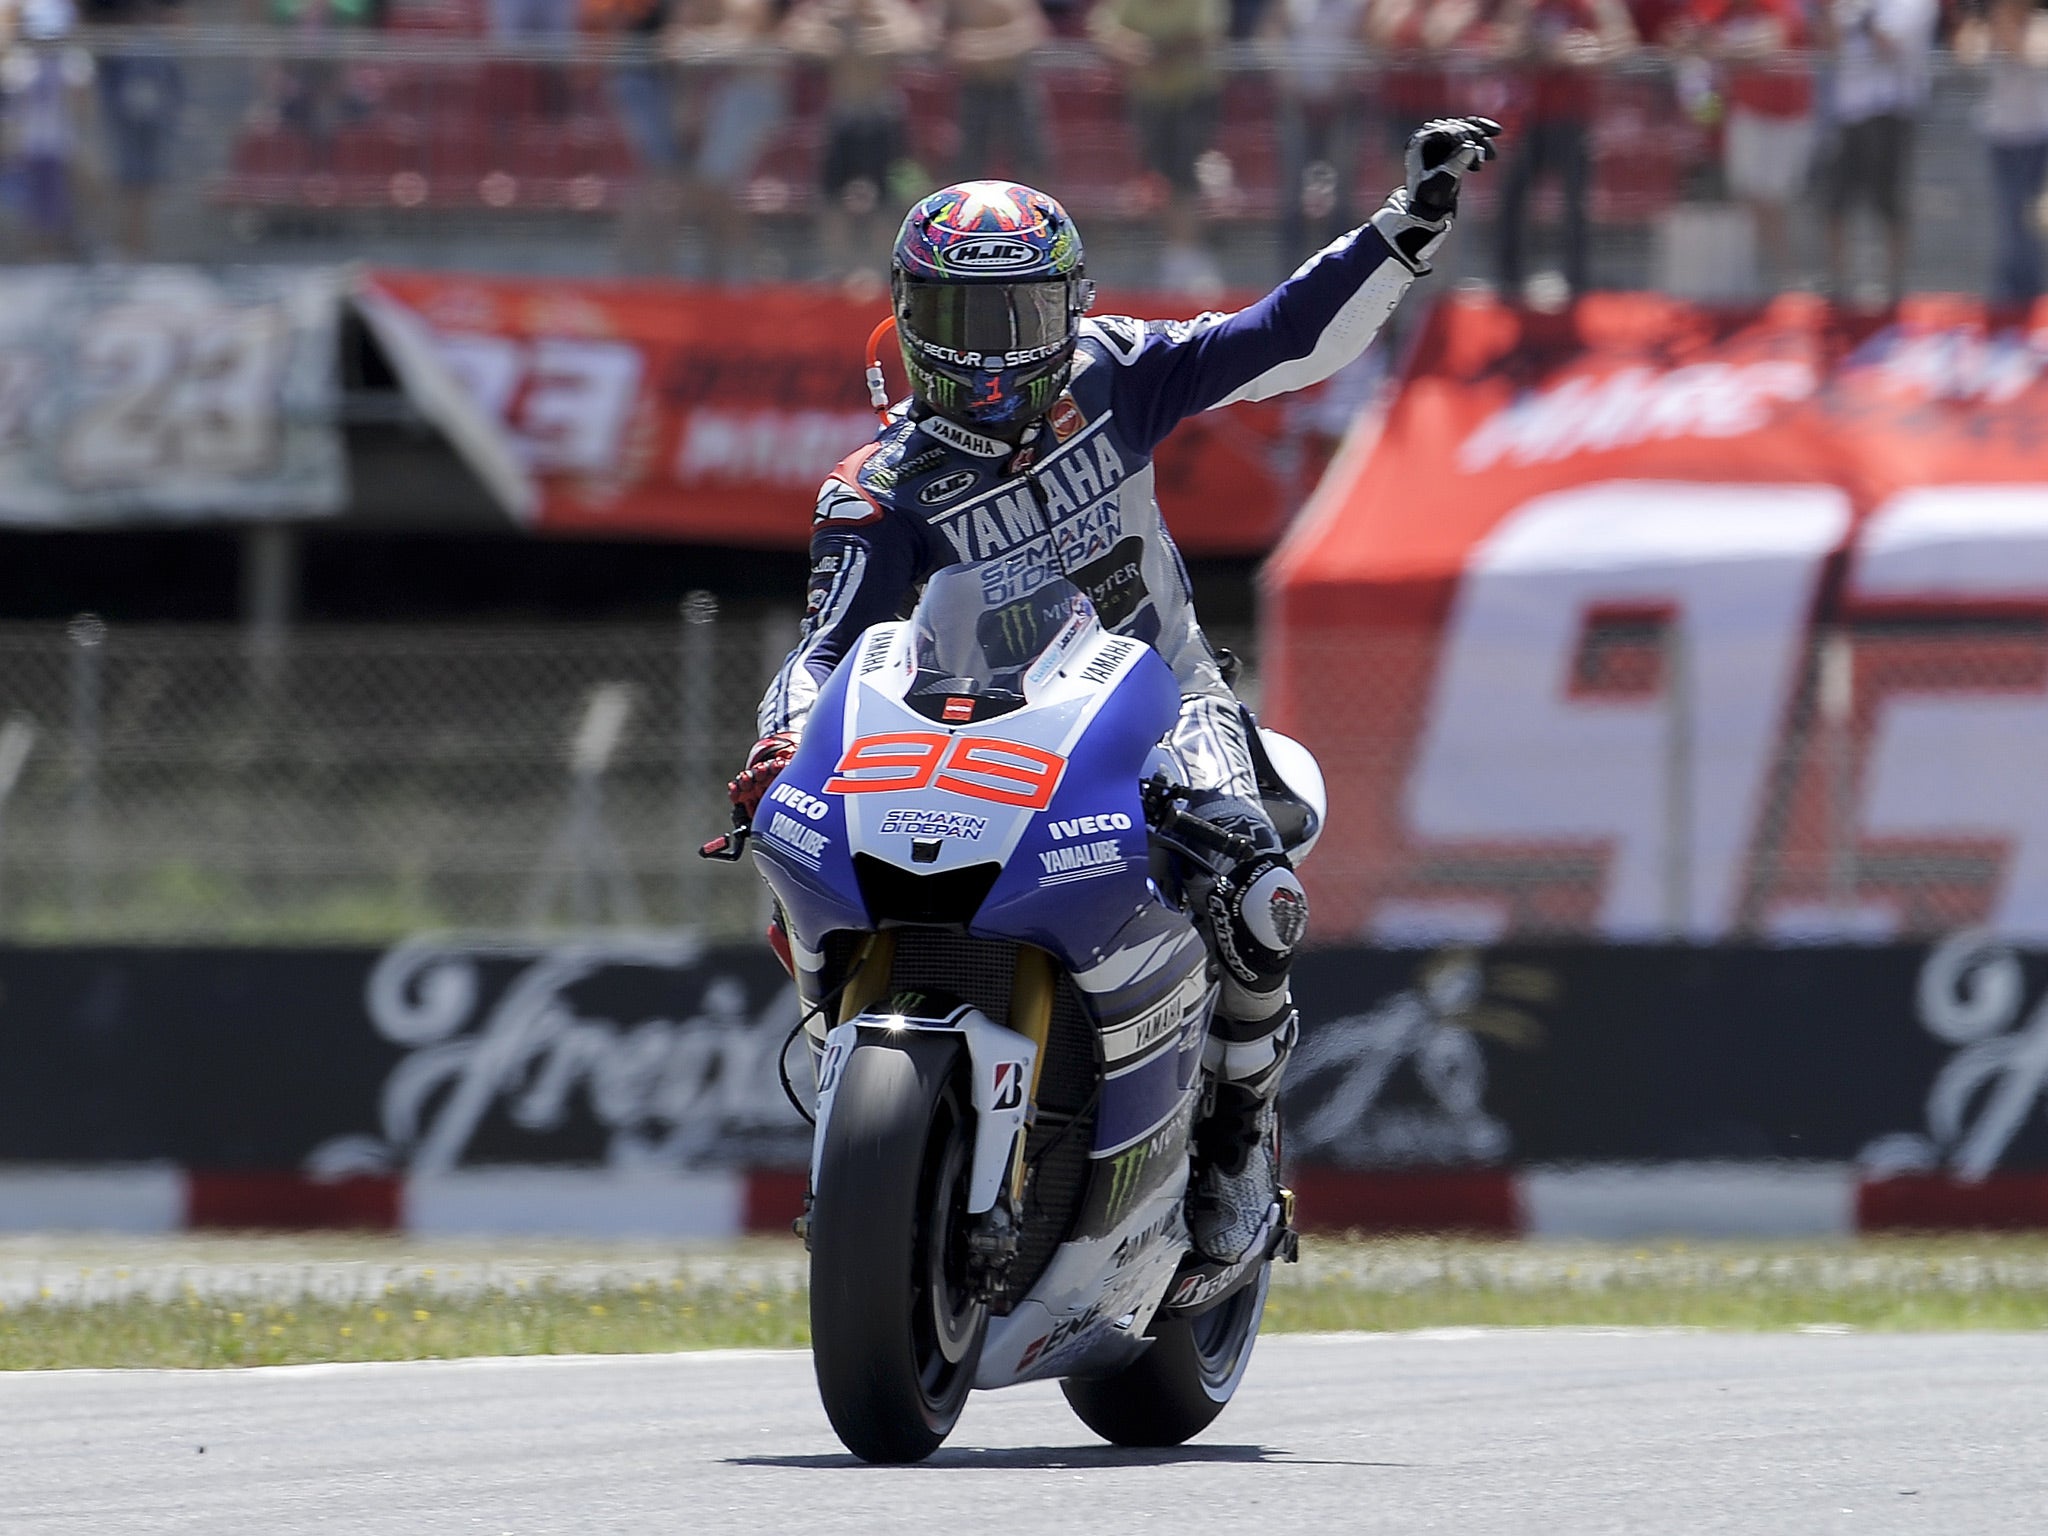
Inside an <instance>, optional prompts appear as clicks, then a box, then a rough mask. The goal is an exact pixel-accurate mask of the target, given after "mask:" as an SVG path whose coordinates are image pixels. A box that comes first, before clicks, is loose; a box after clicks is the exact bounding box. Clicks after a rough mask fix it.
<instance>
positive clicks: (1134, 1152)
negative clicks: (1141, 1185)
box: [1102, 1142, 1152, 1223]
mask: <svg viewBox="0 0 2048 1536" xmlns="http://www.w3.org/2000/svg"><path fill="white" fill-rule="evenodd" d="M1151 1161H1152V1146H1151V1143H1150V1142H1140V1143H1139V1144H1138V1145H1137V1146H1135V1147H1126V1148H1125V1149H1124V1150H1123V1151H1121V1152H1119V1153H1117V1155H1116V1158H1115V1160H1114V1161H1113V1162H1111V1163H1110V1165H1109V1208H1108V1209H1107V1210H1106V1211H1105V1212H1104V1213H1103V1218H1102V1219H1103V1221H1104V1222H1105V1223H1114V1222H1115V1221H1116V1219H1117V1218H1118V1217H1119V1216H1121V1215H1123V1213H1124V1212H1125V1211H1126V1210H1127V1209H1129V1207H1130V1204H1131V1202H1132V1201H1133V1200H1135V1199H1136V1198H1137V1197H1138V1180H1139V1177H1140V1176H1141V1175H1142V1174H1143V1173H1144V1172H1145V1165H1146V1164H1147V1163H1149V1162H1151Z"/></svg>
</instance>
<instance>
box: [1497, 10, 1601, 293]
mask: <svg viewBox="0 0 2048 1536" xmlns="http://www.w3.org/2000/svg"><path fill="white" fill-rule="evenodd" d="M1494 46H1495V49H1496V52H1497V56H1498V57H1499V58H1500V60H1501V61H1502V62H1503V63H1505V64H1507V65H1509V66H1510V67H1512V68H1514V69H1516V70H1518V71H1520V72H1521V79H1520V81H1519V82H1518V83H1519V85H1520V87H1521V89H1522V93H1523V96H1524V99H1525V100H1526V101H1527V104H1528V106H1527V113H1526V116H1525V118H1524V121H1523V124H1522V126H1521V128H1520V129H1519V131H1518V133H1517V136H1516V137H1515V139H1513V140H1512V141H1510V144H1509V147H1508V148H1507V150H1506V151H1505V152H1504V158H1505V160H1506V172H1507V175H1506V178H1505V180H1504V182H1503V184H1502V186H1501V194H1500V221H1499V224H1498V226H1497V227H1496V229H1495V241H1496V245H1497V253H1498V257H1499V263H1500V282H1501V287H1502V288H1503V289H1504V290H1505V291H1506V293H1507V294H1508V295H1509V296H1510V297H1514V296H1516V295H1518V294H1519V293H1520V292H1521V291H1522V282H1523V275H1524V272H1525V270H1526V267H1527V253H1526V250H1525V248H1524V241H1525V239H1526V238H1527V233H1528V231H1527V228H1526V220H1527V217H1528V208H1529V193H1530V191H1531V190H1532V189H1533V188H1534V186H1535V184H1536V180H1537V178H1538V177H1540V176H1545V175H1555V176H1556V177H1557V179H1558V182H1559V187H1560V190H1561V191H1562V193H1563V195H1564V278H1565V281H1566V283H1567V284H1569V285H1570V287H1571V291H1572V292H1573V293H1583V292H1585V290H1586V287H1587V284H1588V280H1589V278H1590V261H1591V225H1590V215H1589V210H1588V206H1587V205H1588V201H1589V199H1590V198H1591V195H1592V190H1593V187H1592V183H1593V155H1592V142H1591V140H1592V129H1593V115H1594V112H1595V110H1596V109H1597V107H1598V90H1599V79H1598V76H1599V72H1600V71H1601V70H1602V69H1605V68H1606V67H1607V66H1608V65H1611V64H1614V63H1617V62H1618V61H1620V60H1622V59H1624V58H1626V57H1628V55H1629V54H1630V53H1631V52H1633V51H1634V49H1635V46H1636V28H1635V23H1634V22H1633V21H1632V20H1630V19H1629V13H1628V11H1627V10H1626V9H1625V8H1624V7H1623V6H1622V4H1621V0H1504V3H1503V4H1502V6H1501V9H1500V11H1499V13H1498V17H1497V24H1496V28H1495V36H1494Z"/></svg>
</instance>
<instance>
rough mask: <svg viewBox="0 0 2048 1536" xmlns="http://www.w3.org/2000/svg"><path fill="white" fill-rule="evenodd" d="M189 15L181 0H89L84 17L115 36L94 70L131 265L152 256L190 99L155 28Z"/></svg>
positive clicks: (117, 239) (118, 224)
mask: <svg viewBox="0 0 2048 1536" xmlns="http://www.w3.org/2000/svg"><path fill="white" fill-rule="evenodd" d="M184 16H185V10H184V8H183V6H182V5H181V4H180V0H84V3H83V5H82V6H81V7H80V11H79V19H80V20H81V21H82V22H83V23H84V24H85V25H86V26H88V27H96V28H104V29H105V30H106V32H107V33H108V35H109V40H108V41H107V42H105V43H104V44H102V45H101V47H100V50H99V55H98V57H97V58H96V59H95V60H94V61H93V64H94V69H95V71H96V78H97V81H98V85H99V106H100V126H101V128H102V129H103V130H104V132H105V134H106V144H107V151H108V160H109V161H110V162H111V165H112V168H113V182H114V187H115V196H116V199H117V208H118V214H117V217H116V219H115V223H114V245H115V248H116V249H117V250H119V251H120V253H121V254H122V255H124V256H127V257H129V258H130V259H139V258H140V257H143V256H146V255H148V254H149V247H150V215H151V211H152V207H151V205H152V204H153V203H154V202H155V201H156V190H157V188H158V187H160V186H162V185H163V181H164V169H165V161H166V160H167V159H168V157H169V155H170V150H171V143H172V140H173V139H174V137H175V136H176V133H177V127H178V112H179V109H180V108H181V107H182V106H183V105H184V101H185V77H184V75H183V74H182V73H180V71H179V69H178V61H177V59H176V58H175V57H174V56H173V55H172V54H171V53H169V52H168V51H166V50H165V49H164V48H163V47H162V46H161V45H160V44H156V43H152V42H150V41H149V38H148V29H155V28H162V27H167V26H171V25H173V24H175V23H177V22H179V21H181V20H183V19H184Z"/></svg>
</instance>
